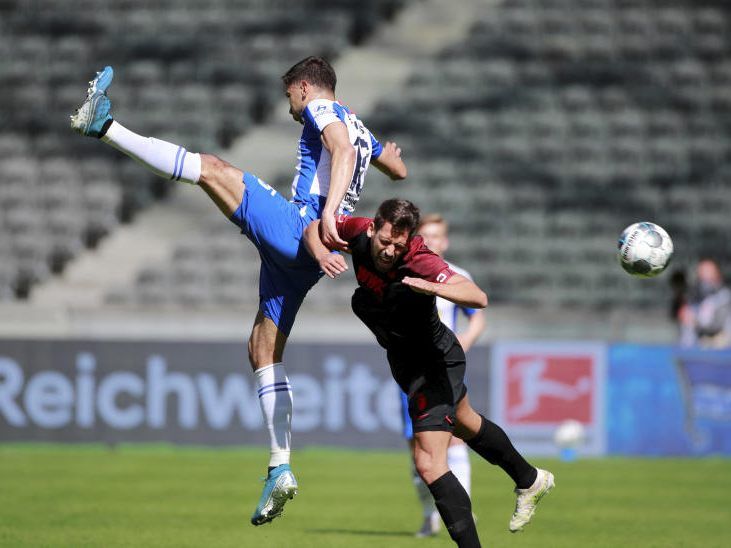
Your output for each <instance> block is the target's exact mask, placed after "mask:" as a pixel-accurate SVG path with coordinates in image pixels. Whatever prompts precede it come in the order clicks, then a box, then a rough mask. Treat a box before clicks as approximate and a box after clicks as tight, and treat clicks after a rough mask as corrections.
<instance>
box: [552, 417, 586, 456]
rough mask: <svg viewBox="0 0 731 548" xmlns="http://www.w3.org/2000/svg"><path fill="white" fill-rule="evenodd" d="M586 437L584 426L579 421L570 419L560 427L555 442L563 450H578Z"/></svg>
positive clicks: (554, 436) (555, 435)
mask: <svg viewBox="0 0 731 548" xmlns="http://www.w3.org/2000/svg"><path fill="white" fill-rule="evenodd" d="M585 437H586V431H585V430H584V425H583V424H581V423H580V422H579V421H577V420H574V419H568V420H565V421H563V422H562V423H561V424H559V425H558V428H557V429H556V432H555V433H554V434H553V441H554V442H555V443H556V445H557V446H558V447H559V448H561V449H576V448H577V447H579V446H580V445H582V444H583V443H584V438H585Z"/></svg>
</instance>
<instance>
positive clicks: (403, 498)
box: [0, 444, 731, 548]
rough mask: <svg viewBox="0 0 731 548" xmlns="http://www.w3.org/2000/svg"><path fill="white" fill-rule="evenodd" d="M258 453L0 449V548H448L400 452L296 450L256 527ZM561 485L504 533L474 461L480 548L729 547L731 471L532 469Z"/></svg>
mask: <svg viewBox="0 0 731 548" xmlns="http://www.w3.org/2000/svg"><path fill="white" fill-rule="evenodd" d="M266 458H267V454H266V451H265V450H263V449H224V450H211V449H188V448H186V449H175V448H171V447H166V446H122V447H119V448H117V449H114V450H110V449H106V448H103V447H99V446H54V445H17V444H9V445H0V546H12V547H16V546H54V547H56V546H74V547H78V546H103V547H112V546H135V547H138V546H144V547H147V546H176V547H178V546H194V547H209V546H215V547H218V546H237V547H242V546H243V547H249V546H251V547H269V546H271V547H275V546H283V547H297V548H300V547H302V548H306V547H313V548H314V547H317V548H322V547H338V548H340V547H346V546H347V547H349V548H351V547H352V548H358V547H364V548H365V547H367V548H373V547H374V546H377V547H382V546H385V547H389V548H391V547H395V548H398V547H410V546H413V547H417V546H422V547H424V546H428V547H437V546H453V544H452V543H451V541H450V540H449V537H448V536H447V535H446V533H444V532H442V533H441V534H440V536H439V537H438V538H437V539H428V540H417V539H414V538H412V533H413V532H414V531H415V530H416V528H417V527H418V525H419V524H420V511H419V507H418V504H417V502H416V497H415V495H414V492H413V488H412V486H411V482H410V479H409V472H408V469H409V468H408V466H409V465H408V457H407V455H406V453H405V452H375V451H357V452H356V451H345V450H337V449H305V450H300V451H297V452H296V453H295V457H294V462H293V466H294V469H295V471H296V473H297V477H298V480H299V483H300V494H299V495H298V496H297V498H295V499H294V501H291V502H290V503H289V504H288V505H287V508H286V512H285V515H284V516H283V517H282V518H279V519H277V520H275V521H274V522H273V523H272V524H269V525H265V526H262V527H253V526H251V525H250V524H249V516H250V515H251V512H252V510H253V508H254V506H255V504H256V501H257V499H258V497H259V493H260V489H261V483H260V482H258V481H257V480H258V477H259V476H261V475H262V467H263V465H264V464H265V462H266ZM536 464H538V465H541V466H545V467H547V468H549V469H550V470H552V471H553V472H554V474H555V476H556V484H557V487H556V489H555V490H554V491H553V493H551V495H549V496H548V497H547V498H546V499H544V501H543V502H542V503H541V507H540V508H539V511H538V513H537V514H536V517H535V518H534V521H533V523H532V524H531V525H530V526H529V527H528V528H527V531H526V532H525V533H522V534H517V535H511V534H510V533H509V532H508V531H507V523H508V519H509V517H510V514H511V512H512V509H513V504H514V498H513V494H512V491H511V489H512V485H511V483H510V481H509V479H508V478H507V477H506V476H505V475H504V474H503V473H502V472H501V471H500V470H499V469H497V468H495V467H492V466H489V465H487V464H485V463H483V462H481V461H479V460H478V459H475V458H473V465H474V466H473V485H474V487H473V509H474V512H475V514H476V515H477V517H478V520H479V521H478V524H477V525H478V529H479V532H480V537H481V540H482V543H483V545H484V546H488V545H489V546H491V547H508V546H509V547H519V548H522V547H531V546H541V547H558V548H565V547H573V546H577V547H579V546H580V547H588V546H592V547H612V548H614V547H624V546H638V547H662V548H667V547H675V546H678V547H679V546H699V547H704V548H710V547H714V546H718V547H721V546H729V545H731V540H730V539H731V502H730V501H729V496H728V494H729V493H731V460H721V459H705V460H690V459H688V460H685V459H664V460H657V459H652V460H650V459H647V460H641V459H602V460H583V461H578V462H575V463H570V464H567V463H560V462H557V461H542V460H539V461H536Z"/></svg>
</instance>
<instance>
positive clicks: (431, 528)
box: [415, 512, 442, 538]
mask: <svg viewBox="0 0 731 548" xmlns="http://www.w3.org/2000/svg"><path fill="white" fill-rule="evenodd" d="M441 528H442V518H441V517H440V516H439V512H432V513H431V514H430V515H428V516H427V517H425V518H424V523H423V524H422V525H421V529H419V530H418V531H417V532H416V535H415V536H416V537H418V538H426V537H433V536H434V535H436V534H437V533H438V532H439V529H441Z"/></svg>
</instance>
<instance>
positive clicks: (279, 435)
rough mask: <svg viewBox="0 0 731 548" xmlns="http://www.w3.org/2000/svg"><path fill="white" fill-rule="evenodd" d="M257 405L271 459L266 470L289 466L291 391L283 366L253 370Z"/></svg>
mask: <svg viewBox="0 0 731 548" xmlns="http://www.w3.org/2000/svg"><path fill="white" fill-rule="evenodd" d="M254 377H255V380H256V390H257V393H258V395H259V405H260V406H261V412H262V415H263V416H264V424H265V426H266V427H267V430H268V431H269V439H270V442H271V457H270V459H269V468H270V469H271V468H273V467H276V466H279V465H280V464H289V452H290V449H289V444H290V440H291V438H292V428H291V422H292V388H291V387H290V385H289V379H287V371H286V370H285V368H284V364H282V363H275V364H272V365H267V366H265V367H261V368H259V369H257V370H256V371H254Z"/></svg>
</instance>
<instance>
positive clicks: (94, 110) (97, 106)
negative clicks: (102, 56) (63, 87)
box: [71, 66, 114, 138]
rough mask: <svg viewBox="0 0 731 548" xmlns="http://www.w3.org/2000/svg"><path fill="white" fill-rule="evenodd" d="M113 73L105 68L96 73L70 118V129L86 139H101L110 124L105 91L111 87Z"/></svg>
mask: <svg viewBox="0 0 731 548" xmlns="http://www.w3.org/2000/svg"><path fill="white" fill-rule="evenodd" d="M113 78H114V71H113V70H112V67H110V66H106V67H104V68H103V69H102V70H100V71H99V72H97V73H96V76H95V77H94V78H93V79H92V80H91V81H90V82H89V88H88V89H87V90H86V99H84V102H83V104H82V105H81V106H80V107H79V108H78V109H76V113H75V114H73V115H72V116H71V128H72V129H73V130H74V131H76V132H77V133H80V134H81V135H86V136H87V137H97V138H99V137H101V136H102V135H103V134H104V132H105V131H106V129H107V128H108V127H109V123H111V120H112V115H111V114H110V110H111V108H112V103H111V101H110V100H109V97H107V89H108V88H109V86H110V85H112V79H113Z"/></svg>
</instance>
